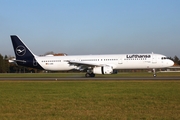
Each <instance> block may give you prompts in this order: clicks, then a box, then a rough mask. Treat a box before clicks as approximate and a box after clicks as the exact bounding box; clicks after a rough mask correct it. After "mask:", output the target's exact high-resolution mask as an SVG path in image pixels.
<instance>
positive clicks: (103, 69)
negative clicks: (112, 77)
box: [93, 66, 113, 74]
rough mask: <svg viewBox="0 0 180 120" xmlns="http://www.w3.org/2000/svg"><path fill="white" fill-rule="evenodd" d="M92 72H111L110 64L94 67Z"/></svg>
mask: <svg viewBox="0 0 180 120" xmlns="http://www.w3.org/2000/svg"><path fill="white" fill-rule="evenodd" d="M93 73H94V74H112V73H113V68H112V67H110V66H102V67H94V68H93Z"/></svg>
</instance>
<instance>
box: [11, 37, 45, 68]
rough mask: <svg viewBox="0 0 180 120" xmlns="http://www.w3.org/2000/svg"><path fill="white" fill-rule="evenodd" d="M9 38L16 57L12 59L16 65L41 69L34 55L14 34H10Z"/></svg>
mask: <svg viewBox="0 0 180 120" xmlns="http://www.w3.org/2000/svg"><path fill="white" fill-rule="evenodd" d="M11 40H12V44H13V48H14V53H15V55H16V59H15V60H14V61H15V62H16V63H17V64H18V65H21V66H26V67H31V68H38V69H43V68H42V67H41V66H40V65H39V63H38V62H37V61H36V57H37V56H36V55H34V54H33V53H32V52H31V50H30V49H29V48H28V47H27V46H26V45H25V44H24V43H23V41H21V40H20V39H19V38H18V37H17V36H16V35H11Z"/></svg>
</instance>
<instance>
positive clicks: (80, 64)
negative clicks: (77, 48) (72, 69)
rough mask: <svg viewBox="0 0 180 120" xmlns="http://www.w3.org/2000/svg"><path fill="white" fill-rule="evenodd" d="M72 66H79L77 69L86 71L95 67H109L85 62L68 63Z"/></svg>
mask: <svg viewBox="0 0 180 120" xmlns="http://www.w3.org/2000/svg"><path fill="white" fill-rule="evenodd" d="M68 62H69V64H70V65H74V66H77V69H79V70H84V69H87V68H89V67H90V68H93V67H95V66H96V67H101V66H107V65H105V64H96V63H92V62H91V63H90V62H83V61H68Z"/></svg>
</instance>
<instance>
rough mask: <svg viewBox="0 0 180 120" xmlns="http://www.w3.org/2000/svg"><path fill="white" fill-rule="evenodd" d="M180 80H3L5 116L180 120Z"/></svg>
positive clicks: (0, 108) (0, 94)
mask: <svg viewBox="0 0 180 120" xmlns="http://www.w3.org/2000/svg"><path fill="white" fill-rule="evenodd" d="M179 113H180V82H179V81H175V80H171V81H167V80H166V81H163V80H162V81H151V80H148V81H54V82H52V81H51V82H47V81H44V82H32V81H26V82H25V81H16V82H13V81H1V82H0V119H1V120H8V119H10V120H11V119H13V120H20V119H25V120H32V119H34V120H45V119H46V120H51V119H52V120H57V119H68V120H69V119H80V120H86V119H89V120H92V119H95V120H96V119H100V120H110V119H122V120H124V119H125V120H126V119H127V120H134V119H142V120H152V119H157V120H162V119H163V120H164V119H167V120H170V119H174V120H179V119H180V114H179Z"/></svg>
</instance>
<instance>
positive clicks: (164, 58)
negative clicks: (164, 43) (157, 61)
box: [161, 57, 169, 60]
mask: <svg viewBox="0 0 180 120" xmlns="http://www.w3.org/2000/svg"><path fill="white" fill-rule="evenodd" d="M166 59H169V58H168V57H161V60H166Z"/></svg>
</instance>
